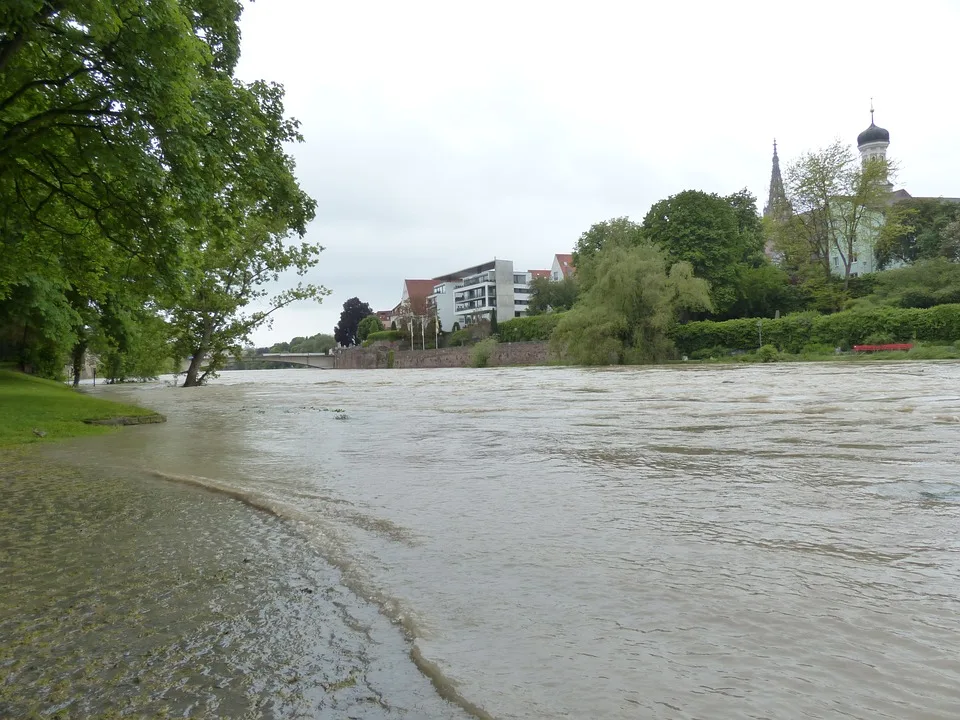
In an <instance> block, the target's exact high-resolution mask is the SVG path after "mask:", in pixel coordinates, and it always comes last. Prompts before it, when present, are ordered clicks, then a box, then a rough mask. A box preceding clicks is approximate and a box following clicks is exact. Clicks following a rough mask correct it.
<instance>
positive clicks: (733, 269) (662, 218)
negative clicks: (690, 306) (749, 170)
mask: <svg viewBox="0 0 960 720" xmlns="http://www.w3.org/2000/svg"><path fill="white" fill-rule="evenodd" d="M642 228H643V235H644V237H645V238H646V239H647V240H649V241H651V242H654V243H656V244H657V245H659V246H660V247H662V248H663V249H664V250H665V251H666V252H667V256H668V259H669V261H670V262H680V261H684V262H688V263H690V265H691V266H692V267H693V271H694V273H695V274H696V276H697V277H699V278H703V279H704V280H706V281H707V282H709V283H710V297H711V301H712V305H713V308H714V312H715V313H716V314H718V315H724V314H725V313H726V312H727V311H728V310H729V309H730V308H731V307H732V306H733V304H734V303H735V302H736V300H737V297H738V295H739V288H738V282H739V279H740V276H739V274H738V268H739V267H740V266H742V265H745V264H749V265H755V264H758V263H759V262H761V258H762V253H763V235H762V232H761V225H760V217H759V215H758V214H757V210H756V200H755V198H754V197H753V196H752V195H750V193H749V192H747V191H746V190H742V191H740V192H739V193H736V194H734V195H731V196H729V197H721V196H720V195H716V194H714V193H710V194H708V193H705V192H701V191H699V190H685V191H684V192H681V193H678V194H677V195H672V196H670V197H669V198H667V199H665V200H661V201H660V202H658V203H656V204H654V205H653V206H652V207H651V208H650V210H649V212H648V213H647V214H646V216H645V217H644V219H643V225H642Z"/></svg>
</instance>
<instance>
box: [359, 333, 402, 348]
mask: <svg viewBox="0 0 960 720" xmlns="http://www.w3.org/2000/svg"><path fill="white" fill-rule="evenodd" d="M402 337H403V333H402V332H400V331H399V330H378V331H377V332H372V333H370V334H369V335H367V339H366V340H364V341H363V342H364V344H365V345H369V344H371V343H374V342H376V341H377V340H388V341H393V340H400V339H401V338H402Z"/></svg>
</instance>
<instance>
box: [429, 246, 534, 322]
mask: <svg viewBox="0 0 960 720" xmlns="http://www.w3.org/2000/svg"><path fill="white" fill-rule="evenodd" d="M531 278H532V273H530V272H520V273H516V272H514V270H513V262H512V261H511V260H491V261H490V262H486V263H483V264H481V265H474V266H473V267H469V268H464V269H463V270H458V271H457V272H454V273H450V274H448V275H442V276H440V277H437V278H434V286H433V293H432V294H431V295H430V297H429V298H428V301H427V302H428V304H429V307H430V308H431V310H432V311H433V312H434V313H436V315H437V316H438V317H439V318H440V323H441V325H442V327H443V328H444V329H445V330H450V329H452V328H453V325H454V323H459V324H460V327H465V326H466V325H470V324H471V323H474V322H478V321H480V320H489V319H490V317H491V314H492V312H493V310H496V311H497V320H510V319H512V318H515V317H521V316H523V315H526V313H527V305H528V304H529V302H530V300H529V295H530V280H531Z"/></svg>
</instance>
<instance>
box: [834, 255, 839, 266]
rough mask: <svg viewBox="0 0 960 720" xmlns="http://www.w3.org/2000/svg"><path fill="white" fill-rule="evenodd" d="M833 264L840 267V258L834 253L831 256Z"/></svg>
mask: <svg viewBox="0 0 960 720" xmlns="http://www.w3.org/2000/svg"><path fill="white" fill-rule="evenodd" d="M833 266H834V267H840V258H838V257H837V256H836V255H834V256H833Z"/></svg>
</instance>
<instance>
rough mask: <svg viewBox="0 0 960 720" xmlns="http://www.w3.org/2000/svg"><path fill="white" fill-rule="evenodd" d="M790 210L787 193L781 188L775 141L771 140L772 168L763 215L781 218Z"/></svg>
mask: <svg viewBox="0 0 960 720" xmlns="http://www.w3.org/2000/svg"><path fill="white" fill-rule="evenodd" d="M789 212H790V206H789V204H788V203H787V194H786V193H785V192H784V190H783V178H782V177H781V176H780V158H779V157H778V156H777V141H776V140H774V141H773V170H771V172H770V194H769V196H768V197H767V204H766V205H764V206H763V216H764V217H773V218H774V219H777V220H783V219H784V217H785V216H786V215H788V214H789Z"/></svg>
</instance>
